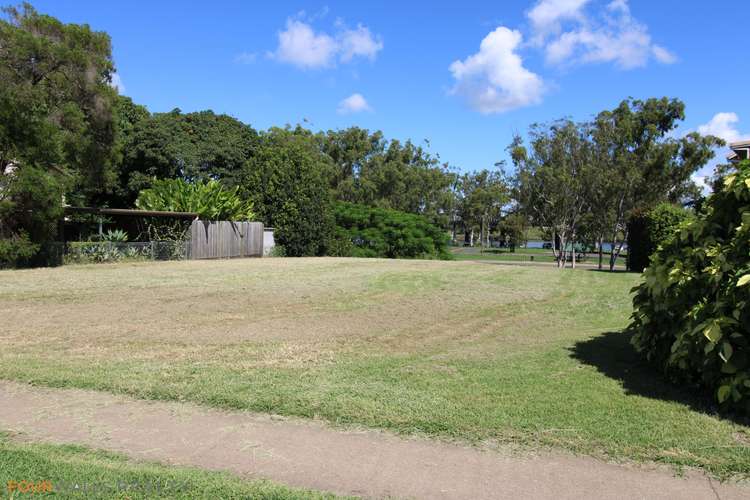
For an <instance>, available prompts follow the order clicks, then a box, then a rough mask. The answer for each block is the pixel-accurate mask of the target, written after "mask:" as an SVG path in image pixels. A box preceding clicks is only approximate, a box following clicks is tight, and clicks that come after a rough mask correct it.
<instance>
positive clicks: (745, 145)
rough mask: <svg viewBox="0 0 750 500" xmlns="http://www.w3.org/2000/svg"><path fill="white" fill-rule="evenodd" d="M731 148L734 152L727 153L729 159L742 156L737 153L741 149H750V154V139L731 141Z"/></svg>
mask: <svg viewBox="0 0 750 500" xmlns="http://www.w3.org/2000/svg"><path fill="white" fill-rule="evenodd" d="M729 148H730V149H731V150H732V152H731V153H729V154H728V155H727V160H729V161H733V160H737V159H738V158H739V157H740V155H739V154H738V153H737V151H738V150H740V149H742V150H748V156H750V140H747V141H737V142H730V143H729Z"/></svg>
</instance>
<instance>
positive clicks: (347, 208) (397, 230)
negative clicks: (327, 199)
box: [335, 202, 450, 259]
mask: <svg viewBox="0 0 750 500" xmlns="http://www.w3.org/2000/svg"><path fill="white" fill-rule="evenodd" d="M335 216H336V226H337V227H336V236H337V238H336V239H337V240H339V244H338V245H336V248H337V249H338V250H339V254H341V252H342V250H344V249H347V250H348V252H349V255H351V256H353V257H389V258H393V259H398V258H440V259H448V258H450V254H449V253H448V251H447V245H448V235H447V234H446V233H445V232H444V231H443V230H442V229H440V228H439V227H437V226H434V225H432V224H430V223H429V222H427V220H426V219H425V218H423V217H421V216H419V215H414V214H408V213H405V212H399V211H398V210H390V209H385V208H372V207H367V206H364V205H355V204H353V203H345V202H339V203H337V204H336V210H335Z"/></svg>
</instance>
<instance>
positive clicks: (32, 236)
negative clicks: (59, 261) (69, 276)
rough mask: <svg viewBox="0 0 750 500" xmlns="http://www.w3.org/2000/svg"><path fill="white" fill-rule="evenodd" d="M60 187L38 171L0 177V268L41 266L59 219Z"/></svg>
mask: <svg viewBox="0 0 750 500" xmlns="http://www.w3.org/2000/svg"><path fill="white" fill-rule="evenodd" d="M61 199H62V187H61V186H60V184H59V183H58V182H57V180H56V179H55V177H53V176H51V175H49V174H48V173H47V172H45V171H44V170H42V169H41V168H35V167H23V168H19V169H17V170H15V171H14V172H13V173H10V174H5V175H0V246H2V247H3V251H2V252H0V254H2V255H0V266H6V267H8V266H13V267H15V266H23V265H44V264H50V263H54V262H52V261H48V260H49V259H51V258H52V257H51V256H49V255H47V254H46V253H45V250H47V249H48V248H47V245H48V244H49V243H50V242H51V241H52V240H53V238H54V237H55V235H56V234H57V224H58V221H59V220H60V218H61V217H62V205H61V203H60V200H61Z"/></svg>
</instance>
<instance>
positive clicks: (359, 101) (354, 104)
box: [337, 93, 372, 115]
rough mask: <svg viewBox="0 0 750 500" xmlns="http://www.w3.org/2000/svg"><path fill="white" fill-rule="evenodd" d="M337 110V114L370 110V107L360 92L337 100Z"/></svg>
mask: <svg viewBox="0 0 750 500" xmlns="http://www.w3.org/2000/svg"><path fill="white" fill-rule="evenodd" d="M337 111H338V113H339V114H342V115H345V114H350V113H361V112H363V111H372V108H371V107H370V105H369V104H368V103H367V100H366V99H365V98H364V97H363V96H362V94H358V93H355V94H352V95H350V96H349V97H347V98H346V99H343V100H342V101H341V102H339V107H338V109H337Z"/></svg>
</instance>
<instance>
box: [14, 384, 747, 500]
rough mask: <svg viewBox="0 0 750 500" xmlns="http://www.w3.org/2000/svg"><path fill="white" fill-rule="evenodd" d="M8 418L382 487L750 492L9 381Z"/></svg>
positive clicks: (549, 493)
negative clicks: (44, 387)
mask: <svg viewBox="0 0 750 500" xmlns="http://www.w3.org/2000/svg"><path fill="white" fill-rule="evenodd" d="M0 430H7V431H11V432H15V433H19V436H20V437H21V438H22V439H32V440H43V441H48V442H54V443H77V444H83V445H87V446H91V447H94V448H101V449H106V450H111V451H117V452H121V453H124V454H126V455H129V456H131V457H134V458H136V459H148V460H154V461H160V462H164V463H168V464H179V465H190V466H196V467H201V468H205V469H218V470H229V471H232V472H235V473H238V474H240V475H245V476H252V477H259V478H267V479H271V480H274V481H278V482H281V483H285V484H288V485H291V486H299V487H305V488H312V489H317V490H325V491H332V492H337V493H342V494H352V495H361V496H367V497H376V498H381V497H385V496H394V497H401V498H403V497H411V498H554V499H565V498H570V499H579V498H585V497H597V498H602V499H603V498H618V499H620V498H649V499H655V498H680V499H685V498H706V499H716V498H721V499H730V498H737V499H739V498H749V497H750V487H741V486H739V485H736V484H722V483H718V482H717V481H711V480H709V479H708V478H706V477H705V476H703V475H702V474H700V473H698V472H693V473H690V474H688V475H687V477H684V478H677V477H674V476H673V475H672V473H671V471H670V470H669V469H665V468H654V467H651V468H645V467H634V466H622V465H614V464H607V463H603V462H600V461H597V460H594V459H590V458H582V457H572V456H568V455H563V454H559V455H557V454H555V455H550V454H545V455H540V456H532V457H524V458H519V457H513V456H510V455H502V454H500V453H497V452H490V451H481V450H478V449H474V448H469V447H460V446H454V445H449V444H445V443H439V442H434V441H427V440H417V439H403V438H399V437H396V436H392V435H389V434H386V433H380V432H373V431H362V432H342V431H340V430H334V429H331V428H328V427H326V426H324V425H322V424H317V423H308V422H301V421H296V420H288V419H282V418H273V417H267V416H260V415H255V414H250V413H244V412H223V411H218V410H211V409H206V408H202V407H198V406H195V405H191V404H184V403H165V402H149V401H141V400H136V399H131V398H127V397H121V396H115V395H111V394H106V393H98V392H92V391H80V390H55V389H43V388H36V387H31V386H28V385H24V384H18V383H13V382H2V381H0Z"/></svg>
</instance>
